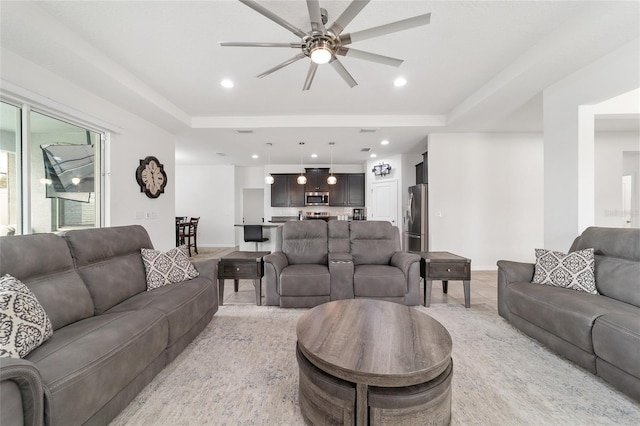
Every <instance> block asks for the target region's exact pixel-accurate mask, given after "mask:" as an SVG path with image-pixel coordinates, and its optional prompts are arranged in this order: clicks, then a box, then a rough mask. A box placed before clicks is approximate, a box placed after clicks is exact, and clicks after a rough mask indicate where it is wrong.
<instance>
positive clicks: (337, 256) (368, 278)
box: [264, 220, 420, 308]
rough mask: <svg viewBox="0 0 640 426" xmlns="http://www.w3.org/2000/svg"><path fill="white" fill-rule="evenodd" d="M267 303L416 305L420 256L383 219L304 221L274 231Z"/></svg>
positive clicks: (266, 276) (267, 274)
mask: <svg viewBox="0 0 640 426" xmlns="http://www.w3.org/2000/svg"><path fill="white" fill-rule="evenodd" d="M264 282H265V290H266V296H265V299H266V304H267V305H276V306H277V305H279V306H282V307H289V308H309V307H313V306H317V305H319V304H321V303H325V302H329V301H331V300H339V299H353V298H375V299H380V300H388V301H392V302H398V303H403V304H405V305H418V304H420V256H419V255H417V254H414V253H407V252H402V251H401V247H400V232H399V230H398V228H397V227H396V226H392V225H391V223H389V222H383V221H353V222H347V221H337V220H332V221H329V222H325V221H323V220H304V221H291V222H286V223H285V224H284V225H283V226H281V227H279V228H278V229H277V231H276V251H275V252H274V253H271V254H269V255H267V256H265V257H264Z"/></svg>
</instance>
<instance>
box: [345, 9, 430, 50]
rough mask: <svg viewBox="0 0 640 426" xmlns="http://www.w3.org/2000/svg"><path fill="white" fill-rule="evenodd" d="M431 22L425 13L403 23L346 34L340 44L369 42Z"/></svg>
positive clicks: (398, 22) (428, 14)
mask: <svg viewBox="0 0 640 426" xmlns="http://www.w3.org/2000/svg"><path fill="white" fill-rule="evenodd" d="M430 21H431V14H430V13H425V14H424V15H418V16H414V17H413V18H407V19H403V20H401V21H396V22H391V23H389V24H385V25H380V26H379V27H373V28H369V29H366V30H362V31H356V32H355V33H350V34H344V35H342V36H340V37H339V38H340V42H341V44H342V45H346V44H351V43H354V42H356V41H362V40H367V39H370V38H374V37H380V36H383V35H386V34H391V33H395V32H397V31H404V30H408V29H410V28H415V27H420V26H422V25H427V24H428V23H429V22H430Z"/></svg>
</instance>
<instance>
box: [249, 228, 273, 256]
mask: <svg viewBox="0 0 640 426" xmlns="http://www.w3.org/2000/svg"><path fill="white" fill-rule="evenodd" d="M265 241H269V239H268V238H265V237H264V236H263V235H262V225H244V242H245V243H256V251H258V243H264V242H265Z"/></svg>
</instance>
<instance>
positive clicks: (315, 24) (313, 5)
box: [307, 0, 324, 31]
mask: <svg viewBox="0 0 640 426" xmlns="http://www.w3.org/2000/svg"><path fill="white" fill-rule="evenodd" d="M307 9H309V19H310V20H311V30H313V31H323V30H324V25H323V24H322V14H321V13H320V2H319V1H318V0H307Z"/></svg>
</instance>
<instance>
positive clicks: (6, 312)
mask: <svg viewBox="0 0 640 426" xmlns="http://www.w3.org/2000/svg"><path fill="white" fill-rule="evenodd" d="M52 334H53V329H52V327H51V321H50V320H49V317H48V316H47V313H46V312H45V311H44V309H43V308H42V305H40V302H38V299H36V297H35V296H34V294H33V292H32V291H31V290H29V288H28V287H27V286H26V285H24V284H23V283H21V282H20V280H18V279H16V278H14V277H12V276H11V275H9V274H6V275H5V276H3V277H2V278H0V357H12V358H24V357H25V356H26V355H27V354H28V353H29V352H31V351H32V350H34V349H36V348H37V347H38V346H40V345H41V344H42V343H43V342H44V341H46V340H47V339H48V338H49V337H51V335H52Z"/></svg>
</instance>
